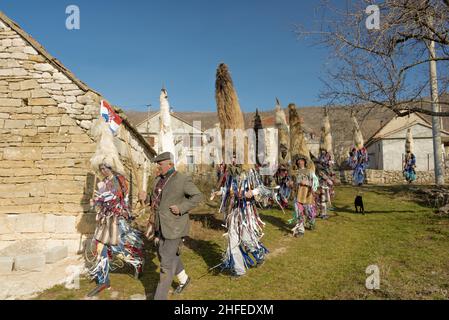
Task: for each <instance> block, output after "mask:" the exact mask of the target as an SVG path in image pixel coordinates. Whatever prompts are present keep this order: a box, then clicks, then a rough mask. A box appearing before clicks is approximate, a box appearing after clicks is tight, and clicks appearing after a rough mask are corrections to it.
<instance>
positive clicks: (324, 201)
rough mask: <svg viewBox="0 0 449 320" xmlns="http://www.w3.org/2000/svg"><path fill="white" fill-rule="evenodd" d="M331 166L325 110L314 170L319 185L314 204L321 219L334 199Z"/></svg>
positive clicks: (327, 119)
mask: <svg viewBox="0 0 449 320" xmlns="http://www.w3.org/2000/svg"><path fill="white" fill-rule="evenodd" d="M333 165H334V160H333V152H332V135H331V131H330V121H329V115H328V111H327V108H325V109H324V118H323V125H322V127H321V139H320V154H319V157H318V161H317V170H316V174H317V176H318V179H319V185H320V186H319V189H318V192H317V198H316V200H317V201H316V203H317V204H318V209H319V217H320V218H323V219H326V218H327V217H328V214H327V210H328V209H329V208H330V207H331V206H332V203H331V198H332V197H334V182H335V174H334V172H333V170H332V167H333Z"/></svg>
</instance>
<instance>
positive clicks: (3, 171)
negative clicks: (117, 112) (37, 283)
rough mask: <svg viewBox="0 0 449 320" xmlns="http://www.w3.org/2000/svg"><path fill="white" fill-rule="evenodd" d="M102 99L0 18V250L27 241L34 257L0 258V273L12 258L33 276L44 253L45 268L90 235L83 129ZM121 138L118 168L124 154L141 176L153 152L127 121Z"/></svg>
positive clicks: (86, 133) (90, 148)
mask: <svg viewBox="0 0 449 320" xmlns="http://www.w3.org/2000/svg"><path fill="white" fill-rule="evenodd" d="M101 99H102V97H101V95H100V94H98V93H97V92H95V91H93V90H92V89H90V88H89V87H87V86H86V85H85V84H84V83H83V82H81V81H80V80H78V79H76V78H75V77H74V75H73V74H72V73H71V72H70V71H68V70H67V69H65V68H64V66H62V64H61V63H60V62H59V61H57V60H56V59H55V58H53V57H51V56H50V55H49V54H48V53H47V52H46V51H45V49H44V48H42V47H41V46H40V45H39V44H38V43H37V42H36V41H35V40H34V39H32V38H31V37H30V36H29V35H28V34H26V33H25V32H24V31H23V30H22V29H20V27H19V26H18V25H16V24H15V23H14V22H13V21H11V20H10V19H9V18H7V17H6V16H5V15H4V14H3V13H1V12H0V251H1V250H2V249H5V248H8V247H9V246H11V245H13V244H15V243H17V242H20V241H30V240H31V241H32V242H34V243H36V244H37V248H40V250H39V251H40V252H34V253H30V254H36V255H37V256H31V257H30V256H14V257H5V256H3V257H2V259H1V260H0V272H2V271H3V270H8V269H9V270H10V268H9V265H10V263H11V259H14V264H15V266H18V267H21V268H22V266H23V268H27V266H28V267H30V268H32V269H36V270H37V269H39V268H40V266H41V264H42V261H43V263H44V264H45V252H53V253H50V254H47V261H53V260H57V258H58V257H61V256H64V255H65V250H67V251H68V254H74V253H77V252H79V251H80V250H82V248H83V243H84V241H85V240H86V239H87V238H88V237H89V236H90V234H91V233H92V232H93V228H94V226H95V217H94V214H92V213H89V210H90V208H89V199H90V198H91V197H92V194H93V190H94V183H95V176H94V173H93V172H92V171H91V169H90V163H89V159H90V157H91V156H92V155H93V153H94V152H95V148H96V142H95V141H94V139H93V137H92V136H91V134H90V130H89V129H90V128H91V126H92V123H93V121H94V120H95V119H97V118H98V116H99V106H100V100H101ZM120 131H121V136H120V138H117V139H116V140H117V141H116V143H117V147H118V150H119V152H120V154H121V156H123V161H124V163H125V166H127V167H128V168H129V167H130V165H129V161H127V160H126V159H129V150H131V153H132V156H133V159H134V162H135V163H136V164H137V166H138V167H139V170H142V169H143V167H144V165H148V163H149V159H150V158H151V157H152V156H154V151H153V150H152V149H151V148H150V147H149V146H148V144H146V142H145V140H144V139H143V137H141V136H140V134H138V133H137V131H136V130H135V129H134V128H133V127H132V126H131V125H130V124H129V122H127V121H126V120H125V121H124V124H123V125H122V127H121V129H120ZM125 136H127V138H126V140H127V141H128V142H129V144H130V148H129V147H127V146H126V144H125V142H124V138H123V137H125ZM145 163H146V164H145ZM147 167H148V168H149V165H148V166H147ZM133 178H134V179H136V177H133ZM134 191H137V190H136V188H134ZM134 200H137V197H135V196H134ZM55 248H56V249H55ZM64 248H65V249H64ZM49 250H50V251H49ZM51 250H53V251H51ZM0 256H1V255H0Z"/></svg>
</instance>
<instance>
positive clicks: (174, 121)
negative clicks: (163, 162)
mask: <svg viewBox="0 0 449 320" xmlns="http://www.w3.org/2000/svg"><path fill="white" fill-rule="evenodd" d="M170 122H171V128H172V130H173V136H174V140H175V141H174V142H175V150H176V151H177V153H178V154H177V155H176V156H177V159H181V158H183V159H184V161H185V163H186V171H188V172H192V171H193V170H194V164H195V163H197V162H198V161H199V159H195V158H197V157H198V156H199V155H198V153H197V152H196V151H195V149H194V147H202V137H203V131H202V130H201V122H197V123H195V121H193V122H192V123H189V122H187V121H185V120H184V119H182V118H181V117H180V116H179V115H177V114H175V113H174V112H170ZM136 128H137V130H138V131H139V133H140V134H141V135H142V136H143V137H144V138H145V139H146V140H147V142H148V143H149V145H150V146H151V147H152V148H153V149H154V150H156V151H157V152H158V153H159V152H161V151H162V146H160V145H159V131H160V112H154V113H152V114H151V115H150V116H149V117H147V118H146V119H145V120H143V121H141V122H140V123H138V124H137V125H136ZM186 146H187V148H186Z"/></svg>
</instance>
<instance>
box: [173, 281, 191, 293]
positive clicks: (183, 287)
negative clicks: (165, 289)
mask: <svg viewBox="0 0 449 320" xmlns="http://www.w3.org/2000/svg"><path fill="white" fill-rule="evenodd" d="M189 283H190V277H187V280H186V282H184V283H183V284H180V285H179V286H178V287H177V288H176V290H175V292H173V293H174V294H181V292H182V291H183V290H184V289H185V288H186V287H187V286H188V285H189Z"/></svg>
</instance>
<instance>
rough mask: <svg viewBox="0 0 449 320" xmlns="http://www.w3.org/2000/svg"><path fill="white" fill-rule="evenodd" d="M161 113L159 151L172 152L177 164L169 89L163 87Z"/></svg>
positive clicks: (160, 97)
mask: <svg viewBox="0 0 449 320" xmlns="http://www.w3.org/2000/svg"><path fill="white" fill-rule="evenodd" d="M159 101H160V113H159V126H160V128H159V142H158V144H159V150H158V152H159V153H162V152H170V153H171V154H173V156H174V158H175V159H174V163H175V164H176V161H177V157H176V154H175V141H174V138H173V131H172V128H171V116H170V105H169V103H168V93H167V89H165V88H162V89H161V94H160V96H159Z"/></svg>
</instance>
